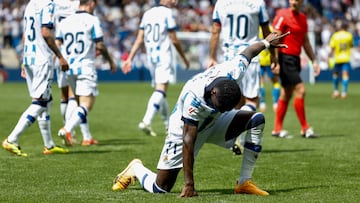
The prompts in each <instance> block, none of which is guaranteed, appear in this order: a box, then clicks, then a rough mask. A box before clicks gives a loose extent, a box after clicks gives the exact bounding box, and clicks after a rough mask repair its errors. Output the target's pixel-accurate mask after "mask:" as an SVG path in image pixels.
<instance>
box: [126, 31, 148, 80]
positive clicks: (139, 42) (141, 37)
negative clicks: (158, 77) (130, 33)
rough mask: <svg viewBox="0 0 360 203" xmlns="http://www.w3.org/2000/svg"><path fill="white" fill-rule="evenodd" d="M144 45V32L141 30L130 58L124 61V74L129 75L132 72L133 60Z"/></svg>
mask: <svg viewBox="0 0 360 203" xmlns="http://www.w3.org/2000/svg"><path fill="white" fill-rule="evenodd" d="M143 43H144V30H142V29H139V31H138V34H137V37H136V40H135V42H134V45H133V46H132V48H131V50H130V53H129V56H128V58H127V59H126V60H125V61H124V63H123V64H122V66H121V70H122V72H123V73H124V74H127V73H129V72H130V71H131V68H132V67H131V66H132V60H133V59H134V56H135V54H136V52H137V51H138V49H139V48H140V46H141V45H142V44H143Z"/></svg>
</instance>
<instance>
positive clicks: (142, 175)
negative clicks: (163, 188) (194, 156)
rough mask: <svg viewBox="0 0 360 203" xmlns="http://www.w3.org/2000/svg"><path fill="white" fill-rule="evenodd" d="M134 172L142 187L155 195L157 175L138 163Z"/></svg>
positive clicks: (134, 166) (134, 167)
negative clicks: (154, 188) (154, 186)
mask: <svg viewBox="0 0 360 203" xmlns="http://www.w3.org/2000/svg"><path fill="white" fill-rule="evenodd" d="M133 170H134V173H135V176H136V178H137V179H138V180H139V182H140V184H141V186H142V187H143V188H144V189H145V190H146V191H148V192H150V193H154V191H153V185H154V184H155V180H156V173H154V172H152V171H150V170H149V169H148V168H146V167H145V166H144V165H142V164H140V163H136V164H134V165H133Z"/></svg>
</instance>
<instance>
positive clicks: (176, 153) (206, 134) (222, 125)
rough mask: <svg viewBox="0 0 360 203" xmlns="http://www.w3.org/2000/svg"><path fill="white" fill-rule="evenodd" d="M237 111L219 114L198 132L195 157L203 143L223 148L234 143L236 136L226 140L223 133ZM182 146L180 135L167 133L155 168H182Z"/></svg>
mask: <svg viewBox="0 0 360 203" xmlns="http://www.w3.org/2000/svg"><path fill="white" fill-rule="evenodd" d="M238 111H239V110H231V111H229V112H225V113H223V114H221V115H220V117H219V118H218V120H217V121H215V123H214V125H213V126H211V127H209V128H207V129H205V130H203V131H201V132H199V133H198V135H197V138H196V142H195V146H194V153H195V157H196V156H197V154H198V153H199V150H200V149H201V147H202V146H203V145H204V144H205V143H212V144H215V145H218V146H220V147H224V148H230V147H232V146H233V145H234V143H235V139H236V138H234V139H232V140H227V141H226V140H225V135H226V132H227V129H228V127H229V125H230V123H231V121H232V120H233V118H234V116H235V115H236V113H237V112H238ZM182 146H183V137H182V136H178V135H172V134H169V135H168V136H167V137H166V139H165V144H164V146H163V149H162V152H161V155H160V159H159V162H158V165H157V168H158V169H163V170H167V169H175V168H182V167H183V156H182Z"/></svg>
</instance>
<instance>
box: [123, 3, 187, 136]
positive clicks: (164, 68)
mask: <svg viewBox="0 0 360 203" xmlns="http://www.w3.org/2000/svg"><path fill="white" fill-rule="evenodd" d="M176 3H177V1H176V0H160V1H159V4H156V5H155V6H154V7H152V8H150V9H149V10H147V11H145V13H144V15H143V17H142V19H141V22H140V26H139V29H138V34H137V37H136V41H135V42H134V45H133V46H132V48H131V51H130V53H129V56H128V58H127V59H126V60H125V61H124V63H123V65H122V71H123V73H124V74H127V73H129V72H130V71H131V69H132V60H133V58H134V56H135V54H136V52H137V51H138V49H139V48H140V46H141V45H142V44H143V43H144V44H145V48H146V54H147V59H148V62H149V63H148V64H149V70H150V73H151V77H152V85H153V86H154V92H153V93H152V95H151V96H150V99H149V101H148V104H147V109H146V112H145V115H144V117H143V119H142V121H141V122H140V123H139V125H138V127H139V129H141V130H142V131H144V132H145V133H146V134H148V135H151V136H156V133H155V132H154V131H153V130H152V128H151V123H152V120H153V118H154V117H155V115H156V114H157V113H158V112H160V114H161V117H162V119H163V121H164V125H165V129H166V130H167V129H168V102H167V99H166V92H167V89H168V86H169V83H170V82H171V81H172V79H173V77H174V74H175V72H174V71H175V68H176V67H173V66H174V65H173V64H174V60H175V59H174V58H173V53H172V50H171V49H172V48H171V44H172V45H174V47H175V48H176V50H177V51H178V53H179V55H180V56H181V58H182V59H183V60H184V63H185V68H186V69H188V68H189V61H188V59H187V58H186V56H185V53H184V51H183V49H182V47H181V44H180V41H179V40H178V38H177V36H176V28H177V26H176V22H175V19H174V15H173V13H172V10H171V8H172V7H174V6H175V5H176Z"/></svg>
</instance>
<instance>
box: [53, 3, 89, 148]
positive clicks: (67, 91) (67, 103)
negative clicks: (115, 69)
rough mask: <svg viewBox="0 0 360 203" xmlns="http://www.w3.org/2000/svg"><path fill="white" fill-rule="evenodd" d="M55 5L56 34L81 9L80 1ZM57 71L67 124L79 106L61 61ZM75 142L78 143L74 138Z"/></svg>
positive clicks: (57, 43)
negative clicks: (65, 21) (66, 20)
mask: <svg viewBox="0 0 360 203" xmlns="http://www.w3.org/2000/svg"><path fill="white" fill-rule="evenodd" d="M54 3H55V12H54V17H55V32H56V31H57V29H58V28H57V27H58V26H59V24H60V22H61V21H62V20H64V19H65V18H66V17H68V16H69V15H71V14H74V13H75V12H76V11H77V10H78V9H79V4H80V1H79V0H54ZM55 43H56V45H57V46H58V47H60V45H61V42H60V41H59V40H56V39H55ZM55 71H56V76H57V84H58V87H59V88H60V92H61V101H60V113H61V116H62V119H63V122H64V123H65V121H66V120H68V119H69V118H70V116H71V114H72V113H73V111H74V110H75V109H76V107H77V106H78V104H77V102H76V98H75V95H74V93H73V91H72V90H71V88H70V87H69V83H68V81H67V76H66V72H64V71H61V68H60V66H59V61H58V60H55ZM80 126H83V128H89V126H88V122H87V123H84V124H80ZM82 132H90V131H89V130H82ZM74 135H75V131H73V132H72V136H74ZM73 142H77V141H76V140H75V139H74V138H73Z"/></svg>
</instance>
